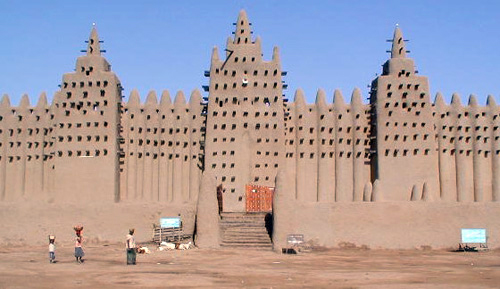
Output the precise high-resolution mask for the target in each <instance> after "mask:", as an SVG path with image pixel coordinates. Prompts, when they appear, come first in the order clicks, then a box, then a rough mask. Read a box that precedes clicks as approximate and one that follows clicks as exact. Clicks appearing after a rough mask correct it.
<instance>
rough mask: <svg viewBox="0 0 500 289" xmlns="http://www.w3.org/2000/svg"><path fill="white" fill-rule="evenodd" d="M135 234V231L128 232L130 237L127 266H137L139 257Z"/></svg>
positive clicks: (128, 237)
mask: <svg viewBox="0 0 500 289" xmlns="http://www.w3.org/2000/svg"><path fill="white" fill-rule="evenodd" d="M134 232H135V229H130V230H128V235H127V265H135V262H136V257H137V251H136V247H137V245H136V244H135V238H134Z"/></svg>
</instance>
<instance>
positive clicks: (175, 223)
mask: <svg viewBox="0 0 500 289" xmlns="http://www.w3.org/2000/svg"><path fill="white" fill-rule="evenodd" d="M160 227H161V228H180V227H181V217H165V218H160Z"/></svg>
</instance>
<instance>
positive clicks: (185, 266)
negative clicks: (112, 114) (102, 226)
mask: <svg viewBox="0 0 500 289" xmlns="http://www.w3.org/2000/svg"><path fill="white" fill-rule="evenodd" d="M149 247H150V248H152V249H153V251H152V253H151V254H149V255H139V256H138V264H137V265H136V266H127V265H125V263H126V262H125V249H124V245H123V244H93V245H91V246H87V247H86V248H85V249H86V256H85V258H86V260H85V262H84V264H80V265H79V264H76V262H75V261H74V258H73V248H72V247H71V246H70V245H67V246H62V245H60V246H58V247H57V251H56V256H57V260H58V263H56V264H50V263H49V261H48V253H47V247H46V246H43V247H42V246H40V247H10V248H7V247H1V248H0V272H1V274H0V288H344V289H347V288H350V289H354V288H389V289H390V288H410V289H412V288H499V287H500V251H488V252H479V253H453V252H446V251H418V250H406V251H398V250H361V249H337V250H324V251H312V252H308V253H302V254H298V255H282V254H276V253H273V252H270V251H252V250H234V249H220V250H200V249H191V250H187V251H180V250H175V251H156V250H155V249H154V247H153V246H151V245H150V246H149Z"/></svg>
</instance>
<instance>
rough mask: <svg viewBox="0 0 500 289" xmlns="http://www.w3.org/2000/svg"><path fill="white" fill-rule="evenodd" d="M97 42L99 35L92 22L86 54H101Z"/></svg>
mask: <svg viewBox="0 0 500 289" xmlns="http://www.w3.org/2000/svg"><path fill="white" fill-rule="evenodd" d="M99 43H100V42H99V35H97V29H96V28H95V24H94V25H93V26H92V31H91V32H90V36H89V41H88V45H87V55H101V45H100V44H99Z"/></svg>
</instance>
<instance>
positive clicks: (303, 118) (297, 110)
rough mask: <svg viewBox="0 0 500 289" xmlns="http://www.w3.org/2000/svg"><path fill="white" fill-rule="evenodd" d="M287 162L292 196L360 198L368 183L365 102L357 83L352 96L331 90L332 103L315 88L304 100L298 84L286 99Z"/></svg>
mask: <svg viewBox="0 0 500 289" xmlns="http://www.w3.org/2000/svg"><path fill="white" fill-rule="evenodd" d="M287 112H288V114H289V116H288V118H287V123H286V127H287V136H286V142H285V143H286V151H287V153H286V157H287V160H286V164H287V167H288V168H289V169H290V171H291V173H292V174H293V175H295V176H296V178H295V184H294V186H293V187H294V191H295V198H296V199H297V200H299V201H304V202H334V201H335V202H352V201H363V194H364V188H365V186H366V184H367V183H370V175H371V171H370V170H371V169H370V164H371V155H370V134H371V128H370V106H369V105H367V104H363V102H362V100H361V93H360V91H359V89H355V90H354V92H353V94H352V98H351V102H350V103H345V101H344V97H343V96H342V93H341V92H340V91H338V90H336V91H335V93H334V97H333V103H327V102H326V96H325V93H324V91H322V90H319V91H318V93H317V96H316V102H315V103H314V104H306V103H305V96H304V94H303V92H302V91H301V90H298V91H297V92H296V93H295V100H294V102H292V103H290V104H288V105H287Z"/></svg>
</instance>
